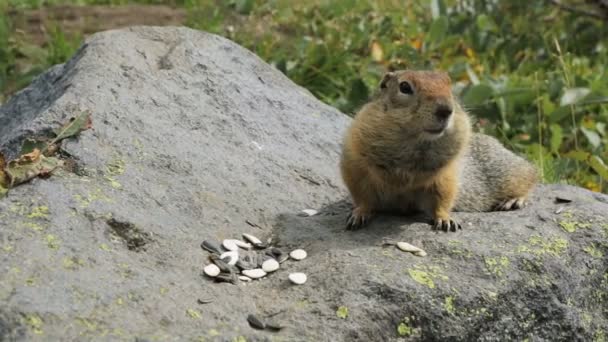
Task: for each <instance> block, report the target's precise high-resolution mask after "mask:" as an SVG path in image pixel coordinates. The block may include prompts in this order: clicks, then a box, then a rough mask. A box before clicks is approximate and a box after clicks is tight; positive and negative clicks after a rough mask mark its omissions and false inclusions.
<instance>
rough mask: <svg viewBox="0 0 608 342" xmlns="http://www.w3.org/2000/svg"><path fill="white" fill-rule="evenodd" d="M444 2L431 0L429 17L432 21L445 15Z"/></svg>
mask: <svg viewBox="0 0 608 342" xmlns="http://www.w3.org/2000/svg"><path fill="white" fill-rule="evenodd" d="M445 12H446V11H445V2H444V1H443V0H432V1H431V15H432V16H433V19H437V18H439V17H440V16H442V15H444V14H445Z"/></svg>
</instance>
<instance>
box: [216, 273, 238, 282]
mask: <svg viewBox="0 0 608 342" xmlns="http://www.w3.org/2000/svg"><path fill="white" fill-rule="evenodd" d="M215 280H216V281H218V282H225V283H232V284H237V283H238V282H239V278H238V277H237V275H236V273H233V272H230V273H220V274H219V275H218V276H217V277H215Z"/></svg>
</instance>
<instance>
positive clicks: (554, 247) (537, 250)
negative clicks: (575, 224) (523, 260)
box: [517, 235, 568, 256]
mask: <svg viewBox="0 0 608 342" xmlns="http://www.w3.org/2000/svg"><path fill="white" fill-rule="evenodd" d="M567 249H568V240H566V239H563V238H561V237H557V236H553V237H549V238H545V237H541V236H540V235H533V236H531V237H530V238H529V239H528V245H523V246H519V247H518V248H517V252H518V253H522V252H524V253H530V254H534V255H537V256H541V255H546V254H548V255H551V256H561V255H562V254H564V252H565V251H566V250H567Z"/></svg>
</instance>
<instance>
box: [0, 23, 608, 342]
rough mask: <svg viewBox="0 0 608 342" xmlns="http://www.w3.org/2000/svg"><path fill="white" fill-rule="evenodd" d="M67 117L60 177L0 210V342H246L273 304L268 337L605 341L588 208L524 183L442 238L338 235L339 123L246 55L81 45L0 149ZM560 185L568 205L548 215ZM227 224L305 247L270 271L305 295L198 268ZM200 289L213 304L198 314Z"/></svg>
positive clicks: (44, 80)
mask: <svg viewBox="0 0 608 342" xmlns="http://www.w3.org/2000/svg"><path fill="white" fill-rule="evenodd" d="M86 109H89V110H91V111H92V112H93V121H94V130H90V131H86V132H83V133H82V134H81V136H80V137H78V138H76V139H69V140H67V141H65V143H64V144H63V149H64V151H65V154H64V155H65V156H69V157H70V158H72V159H73V161H74V162H75V164H76V167H75V168H74V172H68V171H60V172H57V173H56V174H54V175H53V176H52V177H50V178H48V179H36V180H34V181H32V182H30V183H28V184H24V185H22V186H19V187H17V188H15V189H12V190H11V192H10V193H9V195H8V197H6V198H3V199H1V200H0V340H9V341H12V340H23V341H30V340H49V341H57V340H62V341H73V340H135V338H140V339H148V340H161V341H183V340H195V339H200V338H203V339H205V340H221V341H224V340H235V339H237V338H238V337H239V336H243V337H244V338H246V340H248V341H250V340H251V341H258V340H266V339H268V338H269V336H268V334H270V332H268V331H256V330H254V329H252V328H251V327H250V326H249V324H248V322H247V321H246V319H244V318H245V317H247V315H248V314H249V313H251V312H262V313H266V312H275V311H277V308H279V309H281V308H289V309H288V310H286V311H285V312H284V313H282V314H281V322H282V324H285V326H286V327H287V328H285V329H283V330H281V331H280V332H276V333H274V334H277V337H278V339H280V340H285V341H299V340H319V341H327V340H330V341H343V340H358V341H378V340H382V341H384V340H397V338H398V334H397V327H398V326H399V324H400V323H403V324H405V325H406V326H407V327H408V328H410V329H408V331H409V336H408V337H407V339H408V340H435V341H438V340H450V341H475V340H481V341H495V340H524V339H529V340H530V341H549V340H551V341H556V340H571V341H576V340H593V339H594V338H595V339H598V337H601V336H605V334H606V331H608V320H607V309H606V307H607V304H606V301H607V300H608V298H607V296H606V293H608V281H606V277H607V276H606V274H607V271H608V270H607V268H608V260H607V258H608V250H607V247H606V243H605V241H606V234H607V231H608V228H607V224H608V218H607V217H606V215H607V214H606V213H608V204H607V203H608V201H606V196H603V195H602V196H600V195H596V194H593V193H591V192H589V191H586V190H583V189H580V188H575V187H569V186H563V185H554V186H539V187H538V189H537V190H536V191H535V193H534V195H533V197H532V199H531V204H530V206H528V207H526V208H524V209H522V210H518V211H513V212H493V213H455V214H454V217H455V218H456V219H458V220H459V221H460V222H462V223H464V224H463V226H464V227H465V228H464V229H463V230H462V231H461V232H458V233H436V232H433V231H431V229H430V227H429V225H428V224H427V223H426V221H425V220H426V218H423V217H403V216H380V217H377V218H376V219H375V220H374V221H373V222H372V223H371V225H370V226H369V227H367V228H365V229H362V230H360V231H356V232H347V231H345V230H344V222H345V220H346V216H347V215H348V211H349V210H350V204H349V203H348V202H347V201H345V199H346V198H347V193H346V191H345V189H344V188H343V186H342V183H341V181H340V178H339V173H338V168H337V163H338V160H339V151H340V148H339V145H340V142H341V141H342V134H343V132H344V129H345V128H346V127H347V125H348V122H349V120H350V119H348V117H346V116H345V115H343V114H341V113H339V112H338V111H336V110H335V109H333V108H330V107H328V106H326V105H324V104H322V103H320V102H319V101H317V100H316V99H314V98H313V97H312V96H311V95H310V93H309V92H307V91H306V90H304V89H302V88H300V87H298V86H296V85H294V84H293V83H292V82H291V81H289V80H288V79H287V78H286V77H284V76H283V75H282V74H281V73H280V72H278V71H276V70H274V69H273V68H271V67H270V66H268V65H266V64H265V63H263V62H262V61H261V60H260V59H259V58H257V57H256V56H255V55H253V54H252V53H250V52H249V51H247V50H245V49H243V48H241V47H239V46H237V45H236V44H234V43H231V42H229V41H227V40H225V39H223V38H220V37H217V36H214V35H210V34H206V33H202V32H197V31H194V30H190V29H185V28H132V29H123V30H116V31H109V32H105V33H102V34H97V35H94V36H92V37H91V38H89V39H88V40H87V43H86V45H84V46H83V47H82V48H81V49H80V50H79V51H78V52H77V53H76V55H75V56H74V57H73V58H72V59H71V60H70V61H69V62H67V63H66V64H64V65H58V66H55V67H53V68H51V69H50V70H49V71H48V72H47V73H45V74H44V75H42V76H40V77H38V78H37V79H36V80H35V81H34V82H33V84H32V85H31V86H30V87H29V88H27V89H25V90H23V91H21V92H20V93H18V94H17V95H15V96H14V97H13V98H12V99H10V100H9V101H8V102H7V103H6V104H5V105H4V106H2V107H1V108H0V146H1V147H2V149H3V151H5V152H8V154H9V155H11V156H14V155H15V154H16V153H17V151H18V148H19V145H20V142H21V141H22V140H23V139H24V138H25V137H28V136H30V135H32V134H45V133H46V132H49V130H50V129H52V128H55V127H57V126H58V125H59V124H60V123H61V122H63V121H65V120H67V119H68V118H69V117H71V116H73V115H75V114H76V113H77V111H78V110H86ZM307 179H314V180H315V182H314V183H311V182H310V181H307ZM118 185H120V186H118ZM560 193H567V194H568V196H569V198H572V199H573V201H572V203H568V204H567V205H566V207H565V209H564V210H563V211H562V212H561V213H560V214H554V212H555V210H556V209H557V204H555V203H554V199H555V197H556V196H558V195H559V194H560ZM301 208H318V209H319V212H322V213H323V215H315V216H312V217H305V218H304V217H299V216H298V215H297V213H298V212H299V211H300V210H301ZM540 217H542V218H543V219H541V218H540ZM247 222H254V223H255V227H256V228H253V229H255V231H254V232H253V233H255V234H256V235H260V236H273V237H274V239H273V241H277V245H279V244H278V243H280V245H279V246H305V248H306V250H307V251H308V252H309V253H310V255H311V257H310V258H307V259H305V260H304V261H302V262H300V263H298V264H297V266H298V267H297V268H298V269H297V270H295V269H293V267H294V265H295V264H293V263H291V264H290V263H289V262H288V263H287V264H286V265H285V266H284V268H285V269H286V271H285V273H287V272H294V271H299V272H304V273H306V274H309V275H311V276H312V275H313V274H314V284H313V283H311V286H285V281H286V280H285V276H283V275H282V274H273V275H271V276H268V277H267V278H266V279H265V280H264V281H260V282H254V283H251V284H250V285H248V286H242V284H239V285H237V286H234V285H230V284H226V283H215V282H214V281H213V280H210V279H207V278H205V277H203V276H201V273H202V267H203V265H204V264H206V259H207V258H208V255H209V253H208V252H207V251H203V250H201V248H200V247H199V244H200V241H202V240H204V239H214V240H218V241H221V240H222V239H224V238H229V237H238V236H239V234H240V233H241V231H242V230H243V229H244V227H248V226H247ZM117 223H118V224H117ZM249 226H252V225H249ZM566 230H568V231H572V232H567V231H566ZM385 238H388V239H390V240H393V241H411V242H412V243H414V244H416V245H420V246H424V249H425V251H426V252H427V253H428V256H427V257H425V258H414V257H411V256H409V255H407V254H404V253H403V252H400V251H399V250H397V249H396V248H384V247H382V241H383V240H384V239H385ZM312 256H314V257H312ZM234 268H236V267H234ZM278 272H279V273H281V272H283V270H280V271H278ZM221 276H222V277H224V278H226V280H228V281H232V280H233V279H236V281H238V278H237V277H236V275H235V274H234V273H230V274H227V275H224V274H221ZM313 285H314V286H313ZM269 293H270V294H272V295H271V296H269V295H268V294H269ZM201 296H204V297H205V298H213V299H214V301H213V302H212V303H208V304H205V306H204V314H202V315H200V316H202V317H198V316H199V315H196V312H197V311H194V310H199V311H200V308H201V307H200V304H198V303H197V298H199V297H201ZM340 306H345V307H347V308H349V316H348V318H347V319H345V320H342V319H339V318H337V317H336V314H335V312H336V308H338V307H340ZM402 331H404V330H403V329H402ZM216 332H217V333H219V334H220V336H215V334H216Z"/></svg>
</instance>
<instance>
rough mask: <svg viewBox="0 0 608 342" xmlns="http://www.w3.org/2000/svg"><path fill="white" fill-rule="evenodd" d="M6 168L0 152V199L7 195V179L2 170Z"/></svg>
mask: <svg viewBox="0 0 608 342" xmlns="http://www.w3.org/2000/svg"><path fill="white" fill-rule="evenodd" d="M5 167H6V160H5V159H4V154H2V152H0V198H2V197H4V196H6V194H7V193H8V186H9V183H10V182H9V179H8V176H7V175H6V173H5V172H4V168H5Z"/></svg>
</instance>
